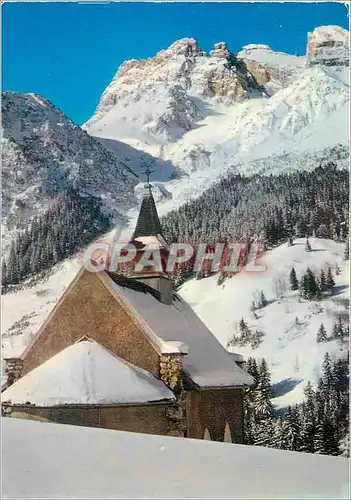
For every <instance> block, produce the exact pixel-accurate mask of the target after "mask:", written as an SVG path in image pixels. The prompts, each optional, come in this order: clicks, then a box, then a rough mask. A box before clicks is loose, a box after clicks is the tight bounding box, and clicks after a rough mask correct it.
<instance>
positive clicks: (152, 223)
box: [133, 165, 163, 240]
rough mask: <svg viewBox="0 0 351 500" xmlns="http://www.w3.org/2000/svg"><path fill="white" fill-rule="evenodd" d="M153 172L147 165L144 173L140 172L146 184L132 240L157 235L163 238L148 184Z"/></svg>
mask: <svg viewBox="0 0 351 500" xmlns="http://www.w3.org/2000/svg"><path fill="white" fill-rule="evenodd" d="M153 172H154V170H151V169H150V167H149V165H147V166H146V168H145V171H143V172H141V173H142V174H144V175H145V176H146V184H145V185H144V195H143V201H142V202H141V207H140V212H139V217H138V221H137V225H136V228H135V231H134V234H133V240H134V239H135V238H140V237H141V236H157V235H158V234H159V235H161V236H162V237H163V234H162V229H161V223H160V219H159V217H158V213H157V209H156V204H155V200H154V197H153V196H152V186H151V184H150V175H151V174H152V173H153Z"/></svg>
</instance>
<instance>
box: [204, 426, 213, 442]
mask: <svg viewBox="0 0 351 500" xmlns="http://www.w3.org/2000/svg"><path fill="white" fill-rule="evenodd" d="M204 440H205V441H212V438H211V434H210V431H209V430H208V429H207V427H205V432H204Z"/></svg>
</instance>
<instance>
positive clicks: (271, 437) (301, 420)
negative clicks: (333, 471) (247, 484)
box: [245, 353, 349, 456]
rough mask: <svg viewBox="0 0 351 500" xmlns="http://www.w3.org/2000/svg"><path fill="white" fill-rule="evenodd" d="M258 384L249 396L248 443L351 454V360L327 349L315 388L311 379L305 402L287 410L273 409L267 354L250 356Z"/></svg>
mask: <svg viewBox="0 0 351 500" xmlns="http://www.w3.org/2000/svg"><path fill="white" fill-rule="evenodd" d="M246 370H247V371H248V372H249V373H250V374H251V375H252V376H253V378H254V380H255V385H254V386H253V387H252V388H251V389H250V390H249V391H248V392H247V393H246V398H245V441H246V443H247V444H252V445H257V446H268V447H271V448H278V449H282V450H291V451H303V452H306V453H320V454H324V455H343V456H349V446H348V442H347V440H348V436H349V360H348V358H341V359H331V357H330V355H329V354H328V353H326V355H325V357H324V361H323V367H322V373H321V376H320V378H319V380H318V383H317V385H316V387H315V388H313V387H312V384H311V383H310V382H308V384H307V385H306V387H305V391H304V394H305V397H304V400H303V401H302V402H301V403H299V404H296V405H294V406H289V407H288V408H286V409H285V411H284V412H283V413H280V414H279V413H278V412H277V411H276V410H275V408H274V404H273V403H274V387H272V384H271V376H270V373H269V369H268V366H267V363H266V360H265V359H264V358H263V359H262V360H261V362H258V361H257V360H256V359H255V358H249V359H248V360H247V365H246Z"/></svg>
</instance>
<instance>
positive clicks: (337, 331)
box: [332, 317, 346, 342]
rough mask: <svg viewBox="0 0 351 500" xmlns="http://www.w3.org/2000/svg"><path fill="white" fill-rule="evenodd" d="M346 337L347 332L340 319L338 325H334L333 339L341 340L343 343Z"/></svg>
mask: <svg viewBox="0 0 351 500" xmlns="http://www.w3.org/2000/svg"><path fill="white" fill-rule="evenodd" d="M345 336H346V332H345V328H344V324H343V322H342V321H341V318H340V317H339V319H338V321H337V322H336V323H334V326H333V333H332V337H333V339H335V340H340V341H341V342H342V341H343V340H344V338H345Z"/></svg>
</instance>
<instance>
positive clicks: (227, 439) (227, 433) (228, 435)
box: [223, 422, 233, 443]
mask: <svg viewBox="0 0 351 500" xmlns="http://www.w3.org/2000/svg"><path fill="white" fill-rule="evenodd" d="M223 441H224V442H225V443H232V442H233V439H232V433H231V431H230V427H229V424H228V422H226V423H225V429H224V439H223Z"/></svg>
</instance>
